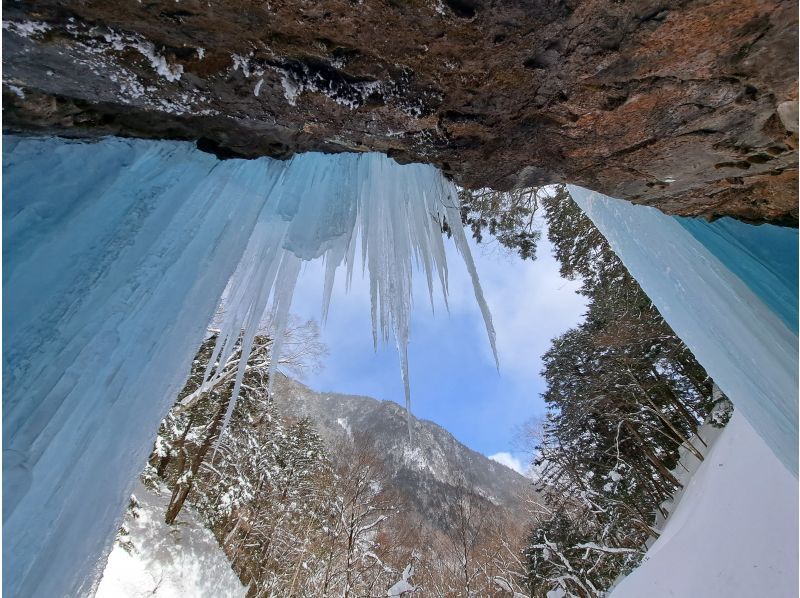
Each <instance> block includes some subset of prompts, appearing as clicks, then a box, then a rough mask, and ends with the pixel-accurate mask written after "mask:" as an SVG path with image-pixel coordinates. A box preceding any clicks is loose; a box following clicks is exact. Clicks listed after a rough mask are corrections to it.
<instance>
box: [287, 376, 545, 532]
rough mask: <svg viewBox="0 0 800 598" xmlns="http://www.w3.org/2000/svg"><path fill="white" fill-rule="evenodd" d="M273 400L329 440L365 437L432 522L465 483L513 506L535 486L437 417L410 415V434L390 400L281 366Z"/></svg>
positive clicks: (441, 517) (394, 481) (397, 485)
mask: <svg viewBox="0 0 800 598" xmlns="http://www.w3.org/2000/svg"><path fill="white" fill-rule="evenodd" d="M274 400H275V405H276V407H277V409H278V411H279V412H281V413H283V414H285V415H286V416H288V417H292V418H301V417H309V418H310V419H311V420H312V421H313V422H314V425H315V427H316V428H317V431H318V432H319V433H320V435H321V436H322V437H323V439H324V440H325V443H326V445H327V446H329V447H335V446H336V444H337V443H338V442H341V440H342V439H343V438H346V437H350V438H353V437H354V436H362V437H364V439H365V441H366V442H367V444H368V445H369V446H370V448H371V449H372V450H373V451H374V452H375V453H376V454H377V455H378V456H379V457H380V458H381V459H382V460H383V462H384V467H385V468H386V474H387V478H388V481H389V483H390V484H391V485H392V486H393V487H394V489H395V490H397V491H398V492H400V493H401V494H403V495H404V496H405V497H406V498H407V499H408V500H409V502H410V504H411V505H412V506H413V508H414V509H415V510H416V511H418V512H419V514H420V515H421V516H423V518H424V519H425V520H428V521H430V522H431V523H432V524H434V525H438V526H446V524H447V522H446V520H445V513H446V508H445V506H446V505H447V504H448V501H449V500H451V499H452V496H453V495H454V493H455V491H456V490H457V489H459V488H466V489H467V490H469V491H470V492H471V493H474V494H477V495H478V496H481V497H483V498H484V499H487V500H488V501H489V502H491V503H492V504H494V505H495V506H497V507H501V508H502V509H504V510H506V511H508V512H510V513H512V514H513V513H517V512H521V509H522V508H523V502H524V499H525V497H527V496H531V495H532V493H533V488H532V483H531V481H530V480H529V479H528V478H526V477H524V476H522V475H520V474H519V473H517V472H516V471H514V470H512V469H510V468H508V467H506V466H505V465H501V464H500V463H497V462H495V461H492V460H491V459H489V458H487V457H486V456H484V455H482V454H480V453H478V452H475V451H473V450H471V449H470V448H468V447H466V446H464V445H463V444H461V443H460V442H459V441H458V440H456V438H455V437H453V435H452V434H450V432H448V431H447V430H445V429H444V428H442V427H441V426H439V425H437V424H435V423H433V422H431V421H428V420H424V419H417V418H416V417H414V416H413V415H412V416H411V431H412V434H411V438H409V434H408V420H407V415H406V410H405V409H404V408H402V407H401V406H400V405H398V404H397V403H394V402H392V401H378V400H376V399H373V398H371V397H365V396H357V395H346V394H338V393H327V392H316V391H314V390H312V389H310V388H308V387H307V386H305V385H303V384H301V383H300V382H297V381H296V380H293V379H291V378H288V377H286V376H284V375H282V374H278V377H277V379H276V380H275V388H274ZM332 457H333V459H334V460H335V459H336V454H333V455H332Z"/></svg>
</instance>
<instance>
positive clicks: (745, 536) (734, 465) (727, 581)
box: [611, 413, 798, 598]
mask: <svg viewBox="0 0 800 598" xmlns="http://www.w3.org/2000/svg"><path fill="white" fill-rule="evenodd" d="M797 502H798V486H797V480H796V479H795V478H794V476H793V475H792V474H791V473H789V471H788V470H787V469H786V468H785V467H783V466H782V464H781V462H780V461H779V460H778V459H777V458H776V457H775V455H774V454H773V453H772V451H771V450H770V449H769V448H768V447H767V445H766V444H765V443H764V441H763V440H762V439H761V438H760V437H759V435H758V434H756V432H755V431H754V430H753V428H752V427H751V426H750V424H748V423H747V420H746V419H745V418H744V417H742V415H741V414H740V413H735V414H734V416H733V418H732V419H731V421H730V423H729V424H728V426H727V427H726V428H725V429H724V430H723V431H722V433H721V435H720V437H719V438H718V439H717V441H716V443H715V444H714V445H713V446H712V448H711V450H710V452H709V454H708V456H707V457H706V459H705V461H704V462H703V463H702V465H700V467H699V468H698V470H697V473H696V474H695V475H694V476H693V477H692V478H691V480H690V482H689V483H688V485H687V486H686V488H685V490H684V492H683V495H682V497H681V500H680V502H679V503H678V505H677V506H676V508H675V510H674V512H673V513H672V515H671V516H670V518H669V519H668V521H667V524H666V526H665V528H664V531H663V533H662V535H661V537H660V538H659V539H658V540H657V541H656V542H655V543H654V544H653V546H652V547H651V548H650V550H649V551H648V552H647V556H646V557H645V560H644V561H643V563H642V564H641V565H640V566H639V568H638V569H636V570H635V571H634V572H633V573H631V574H630V575H629V576H628V577H627V578H625V579H624V580H623V581H622V582H621V583H620V584H619V585H618V586H617V587H616V589H615V590H614V591H612V593H611V598H642V597H644V596H647V597H648V598H661V597H667V596H676V597H680V598H686V597H694V596H697V597H703V598H739V597H741V598H752V597H757V596H770V597H775V598H783V597H790V596H797V587H798V544H797V529H798V513H797Z"/></svg>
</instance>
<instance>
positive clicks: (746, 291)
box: [569, 185, 798, 476]
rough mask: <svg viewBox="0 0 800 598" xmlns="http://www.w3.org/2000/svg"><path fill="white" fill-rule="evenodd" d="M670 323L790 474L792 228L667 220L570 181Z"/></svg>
mask: <svg viewBox="0 0 800 598" xmlns="http://www.w3.org/2000/svg"><path fill="white" fill-rule="evenodd" d="M569 191H570V193H571V195H572V197H573V198H574V199H575V201H576V202H577V203H578V205H579V206H580V207H581V209H582V210H583V211H584V212H585V213H586V214H587V216H589V218H591V219H592V221H593V222H594V224H595V225H596V226H597V228H598V229H600V232H602V233H603V235H604V236H605V237H606V239H607V240H608V242H609V244H610V245H611V247H612V248H613V249H614V251H615V252H616V253H617V255H618V256H619V257H620V259H621V260H622V261H623V262H624V264H625V266H626V267H627V268H628V270H630V272H631V274H632V275H633V276H634V277H635V278H636V280H637V281H638V282H639V284H640V285H641V286H642V288H643V289H644V291H645V292H646V293H647V295H648V296H649V297H650V299H651V300H652V301H653V303H654V304H655V305H656V307H657V308H658V309H659V311H660V312H661V314H662V315H663V316H664V319H665V320H666V321H667V322H668V323H669V325H670V326H671V327H672V329H673V330H674V331H675V332H676V333H677V334H678V336H680V337H681V339H683V341H684V342H685V343H686V345H687V346H688V347H689V349H691V351H692V352H693V353H694V355H695V357H697V359H698V361H699V362H700V363H701V364H702V365H703V367H705V368H706V371H707V372H708V374H709V375H710V376H711V377H712V378H713V379H714V381H715V382H716V383H717V385H718V386H719V387H720V388H721V389H722V391H723V392H724V393H725V394H726V395H728V397H730V399H731V400H732V401H733V403H734V405H735V406H736V409H737V411H739V412H740V413H741V414H742V415H744V417H745V418H746V419H747V420H748V422H749V423H750V424H751V425H752V426H753V428H754V429H755V430H756V431H757V432H758V434H759V435H760V436H761V438H763V439H764V441H765V442H766V443H767V445H768V446H769V447H770V448H771V449H772V451H773V452H774V453H775V454H776V455H777V457H778V458H779V459H780V460H781V462H782V463H783V464H784V465H785V466H786V467H787V469H789V470H790V471H791V472H792V473H794V475H795V476H797V466H798V463H797V458H798V439H797V434H798V426H797V419H798V401H797V387H798V366H797V364H798V337H797V327H796V322H797V246H798V245H797V231H796V230H788V229H782V230H781V229H776V228H775V227H772V226H761V227H753V226H748V225H745V224H742V223H738V222H732V221H728V220H723V221H719V222H714V223H708V222H703V221H691V220H688V219H683V218H674V217H671V216H666V215H664V214H663V213H661V212H659V211H658V210H656V209H654V208H649V207H643V206H634V205H633V204H630V203H628V202H626V201H621V200H618V199H613V198H610V197H607V196H605V195H602V194H600V193H596V192H593V191H589V190H587V189H583V188H581V187H576V186H572V185H570V186H569Z"/></svg>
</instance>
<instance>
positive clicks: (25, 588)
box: [3, 137, 494, 596]
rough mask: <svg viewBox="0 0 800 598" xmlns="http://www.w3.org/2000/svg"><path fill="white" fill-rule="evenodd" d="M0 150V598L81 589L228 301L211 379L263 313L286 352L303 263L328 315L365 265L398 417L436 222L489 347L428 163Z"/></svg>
mask: <svg viewBox="0 0 800 598" xmlns="http://www.w3.org/2000/svg"><path fill="white" fill-rule="evenodd" d="M3 152H4V153H3V171H4V175H5V176H4V177H3V192H4V202H3V218H4V233H5V234H4V236H3V287H4V291H5V298H4V299H5V300H4V303H3V323H4V325H5V327H6V328H5V332H6V337H5V344H4V350H3V391H4V399H3V401H4V403H3V408H4V413H3V415H4V418H3V456H4V465H3V467H4V476H3V498H4V505H3V520H4V539H5V546H4V548H5V550H4V552H3V555H4V556H3V559H4V561H3V567H4V572H5V573H6V575H4V577H3V580H4V581H3V586H4V589H5V590H6V591H8V592H9V594H13V595H20V596H64V595H70V596H74V595H81V594H84V593H87V592H90V591H91V589H92V587H93V585H94V584H95V583H96V577H97V573H98V569H97V567H98V557H100V556H101V555H102V554H103V553H104V551H107V550H108V548H109V546H110V542H111V541H112V539H113V534H114V530H115V523H116V522H117V521H118V520H119V517H120V516H121V514H122V511H123V507H124V504H125V501H126V500H127V496H128V495H129V494H130V488H131V486H132V484H133V482H134V478H135V476H136V473H137V472H138V471H139V470H140V469H141V467H142V465H143V463H144V461H145V459H146V457H147V453H148V451H149V448H150V443H151V442H152V438H153V436H154V434H155V430H156V427H157V424H158V422H159V420H160V419H161V418H162V417H163V416H164V414H165V413H166V411H167V409H168V408H169V406H170V404H171V403H172V401H173V400H174V398H175V396H176V394H177V392H178V391H179V390H180V388H181V386H182V384H183V382H184V379H185V376H186V374H187V372H188V368H189V365H190V363H191V360H192V358H193V356H194V353H195V351H196V349H197V347H198V345H199V343H200V342H201V340H202V338H203V336H204V332H205V327H206V325H207V324H208V322H209V321H210V319H211V316H212V314H213V313H214V310H215V309H216V307H217V305H218V303H219V301H220V298H221V297H222V296H223V294H224V296H225V314H224V317H223V321H222V323H221V326H220V327H221V333H220V335H219V339H220V341H219V344H218V346H217V347H216V349H215V351H216V357H217V358H219V360H220V361H221V362H222V363H225V361H226V358H227V356H228V355H230V353H231V352H232V351H233V350H234V345H235V344H236V342H237V341H238V340H239V339H240V338H241V339H242V343H243V344H244V347H245V349H246V347H247V346H248V345H249V343H250V342H252V337H253V334H254V333H255V329H256V326H257V324H258V323H259V322H261V321H262V318H263V317H264V316H265V315H266V316H268V317H269V319H270V321H271V322H273V323H274V324H275V326H276V330H275V331H274V334H275V338H276V339H280V338H281V337H282V334H281V330H280V329H281V327H282V326H284V325H285V322H286V317H287V315H288V312H289V308H290V306H291V300H292V293H293V290H294V285H295V282H296V280H297V275H298V272H299V269H300V265H301V263H302V261H304V260H310V259H315V258H322V259H325V260H326V277H325V280H324V281H320V283H321V285H320V286H321V296H322V298H323V301H324V304H325V305H324V310H325V313H327V303H328V301H329V298H330V289H331V286H332V284H333V279H334V276H335V275H336V271H337V268H338V267H339V266H344V267H345V270H346V274H347V277H348V280H349V278H350V277H351V276H352V272H353V270H354V267H355V262H356V260H357V257H356V255H357V254H359V253H360V256H359V257H360V259H361V260H362V261H363V266H362V267H363V268H364V269H365V270H366V271H367V272H368V273H369V278H370V293H371V298H372V309H371V312H372V313H371V318H372V323H373V336H374V338H375V342H376V343H377V341H378V339H382V340H384V341H385V340H388V339H389V337H390V336H393V337H394V338H395V340H396V342H397V345H398V349H399V352H400V356H401V371H402V374H403V383H404V385H405V388H406V399H407V400H408V397H409V396H410V391H409V381H408V362H407V345H408V339H409V332H408V323H409V312H410V309H411V303H412V296H411V288H412V286H411V275H412V270H413V266H414V264H415V263H417V264H418V265H420V266H421V268H422V270H423V271H424V274H425V277H426V280H427V282H428V286H429V289H430V293H431V295H432V293H433V287H434V282H435V281H438V282H439V285H440V286H441V288H442V291H443V292H444V293H446V291H447V265H446V263H445V253H444V245H443V239H442V226H443V223H444V221H445V220H447V221H448V222H450V223H451V226H450V230H451V231H452V234H453V236H454V239H455V242H456V245H457V247H458V248H459V250H460V251H461V254H462V256H463V258H464V260H465V262H466V264H467V267H468V269H469V271H470V274H471V275H472V278H473V282H474V283H475V295H476V298H477V300H478V303H479V306H480V309H481V311H482V313H483V315H484V318H485V321H486V327H487V332H488V334H489V338H490V340H491V342H492V347H493V349H494V331H493V329H492V324H491V319H490V317H489V313H488V309H487V308H486V303H485V301H484V300H483V297H482V294H481V291H480V286H479V284H478V280H477V274H476V273H475V267H474V264H473V262H472V259H471V256H470V254H469V250H468V247H467V243H466V238H465V236H464V232H463V229H462V227H461V226H458V225H457V224H456V225H455V226H453V225H452V224H454V223H458V222H459V206H458V196H457V193H456V189H455V187H454V186H453V185H452V184H451V183H449V182H448V181H446V180H445V179H444V178H443V177H442V176H441V174H440V173H439V172H438V171H437V170H436V169H435V168H433V167H431V166H422V165H407V166H400V165H398V164H397V163H395V162H394V161H392V160H391V159H389V158H387V157H385V156H382V155H378V154H362V155H356V154H340V155H322V154H305V155H299V156H296V157H295V158H294V159H292V160H290V161H286V162H279V161H275V160H269V159H260V160H252V161H242V160H228V161H222V162H220V161H218V160H216V159H215V158H213V157H212V156H210V155H208V154H204V153H202V152H199V151H197V150H196V149H194V147H193V146H192V145H191V144H188V143H179V142H150V141H135V140H123V139H106V140H103V141H99V142H96V143H78V142H70V141H64V140H57V139H44V138H38V139H22V138H13V137H6V138H5V140H4V147H3ZM359 239H360V245H361V251H360V252H359V251H358V248H357V245H358V243H359ZM275 349H276V350H279V349H280V347H279V346H278V347H275ZM212 361H213V360H212ZM243 361H246V360H243ZM274 361H277V360H274ZM207 375H209V376H210V375H213V372H208V373H207ZM239 383H241V376H240V377H239V378H238V379H237V385H238V384H239ZM99 566H100V567H102V565H99Z"/></svg>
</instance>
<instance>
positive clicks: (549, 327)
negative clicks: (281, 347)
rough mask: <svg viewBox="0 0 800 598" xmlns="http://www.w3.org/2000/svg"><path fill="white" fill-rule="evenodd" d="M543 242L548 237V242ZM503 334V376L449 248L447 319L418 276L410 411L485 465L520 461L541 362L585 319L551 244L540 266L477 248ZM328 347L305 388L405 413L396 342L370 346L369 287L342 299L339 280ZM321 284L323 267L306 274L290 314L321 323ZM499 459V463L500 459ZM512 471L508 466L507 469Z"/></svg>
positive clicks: (360, 283) (362, 284) (325, 332)
mask: <svg viewBox="0 0 800 598" xmlns="http://www.w3.org/2000/svg"><path fill="white" fill-rule="evenodd" d="M542 236H543V237H545V236H546V235H545V234H543V235H542ZM471 245H472V251H473V256H474V257H475V261H476V265H477V268H478V273H479V275H480V279H481V283H482V286H483V290H484V293H485V295H486V299H487V302H488V304H489V308H490V310H491V312H492V316H493V319H494V325H495V330H496V332H497V347H498V353H499V357H500V372H499V373H498V371H497V369H496V368H495V365H494V361H493V358H492V355H491V350H490V347H489V341H488V339H487V336H486V332H485V329H484V326H483V320H482V318H481V315H480V312H479V310H478V306H477V303H476V302H475V298H474V295H473V291H472V285H471V283H470V280H469V276H468V274H467V271H466V267H465V266H464V264H463V262H462V260H461V257H460V256H459V255H458V253H457V252H456V250H455V247H454V246H453V244H452V242H449V241H447V242H446V246H447V261H448V268H449V272H450V277H449V289H450V292H449V303H450V312H449V314H448V312H447V311H446V310H445V308H444V303H443V301H442V299H441V294H439V296H437V301H436V310H435V313H431V307H430V302H429V300H428V294H427V289H426V287H425V281H424V276H421V275H418V276H416V277H415V280H414V286H415V294H414V299H415V303H414V309H413V314H412V319H411V341H410V344H409V375H410V380H411V411H412V413H413V414H414V415H415V416H417V417H421V418H425V419H429V420H432V421H434V422H436V423H437V424H439V425H441V426H442V427H444V428H446V429H447V430H448V431H450V432H451V433H452V434H453V435H454V436H455V437H456V438H458V439H459V440H460V441H461V442H463V443H464V444H466V445H467V446H469V447H470V448H472V449H474V450H476V451H479V452H481V453H484V454H485V455H487V456H490V455H495V454H497V453H503V452H507V453H511V455H509V457H517V458H521V457H522V455H520V454H519V453H516V454H515V453H514V449H515V443H514V435H515V431H516V428H517V427H518V426H519V425H520V424H521V423H522V422H524V421H525V420H526V419H528V418H530V417H531V416H535V415H541V414H542V413H543V412H544V403H543V402H542V400H541V398H540V396H539V394H540V393H541V392H542V390H543V389H544V383H543V381H542V379H541V377H540V375H539V371H540V370H541V355H542V353H543V352H544V351H546V350H547V348H548V346H549V344H550V339H552V338H553V337H554V336H557V335H559V334H561V333H562V332H564V331H565V330H567V329H568V328H570V327H571V326H573V325H575V324H576V323H577V322H578V321H579V320H580V318H581V315H582V314H583V312H584V301H583V299H582V298H581V297H580V296H578V295H577V294H575V290H576V289H577V286H578V285H577V283H575V282H571V281H566V280H563V279H562V278H561V277H560V276H559V274H558V264H557V262H556V261H555V260H554V259H553V258H552V256H551V253H550V245H549V244H548V243H547V241H546V239H545V240H543V241H542V242H541V243H540V247H539V257H538V259H537V260H536V261H534V262H530V261H523V260H520V259H519V258H517V257H515V256H511V255H508V254H507V253H506V252H505V251H503V250H502V249H501V248H499V246H498V245H497V243H496V242H495V243H489V244H482V245H477V246H476V244H475V243H471ZM340 274H341V276H339V277H338V279H337V282H336V287H335V289H334V292H333V297H332V301H331V309H330V313H329V316H328V321H327V324H326V325H325V326H323V327H322V339H323V341H324V342H325V343H327V345H328V347H329V350H330V354H329V355H328V356H327V357H326V358H325V367H324V369H323V370H322V371H321V372H319V373H316V374H311V375H309V376H308V377H307V378H306V379H305V380H304V382H305V383H306V384H308V385H309V386H310V387H311V388H313V389H315V390H318V391H333V392H342V393H348V394H360V395H367V396H371V397H374V398H376V399H381V400H384V399H388V400H393V401H396V402H398V403H400V404H403V386H402V382H401V379H400V366H399V362H398V358H397V352H396V350H395V347H394V344H393V342H392V343H390V344H388V345H386V346H382V347H379V349H378V352H377V353H376V352H375V351H374V350H373V346H372V333H371V328H370V319H369V313H370V307H369V293H368V288H369V287H368V282H367V281H366V280H362V279H361V278H360V276H359V273H358V272H356V273H355V274H354V276H353V285H352V287H351V289H350V291H349V292H346V290H345V285H344V276H343V274H344V272H340ZM321 280H323V269H322V264H321V263H320V261H319V260H317V261H316V262H311V263H309V264H307V265H306V267H305V270H304V271H303V273H302V275H301V278H300V282H299V284H298V288H297V291H296V293H295V297H294V302H293V307H292V311H293V312H294V313H295V314H297V315H298V316H300V317H302V318H315V319H317V320H319V317H320V303H321V297H322V290H321V284H320V281H321ZM498 459H499V460H501V461H502V460H503V456H500V457H498ZM507 464H509V463H507Z"/></svg>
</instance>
